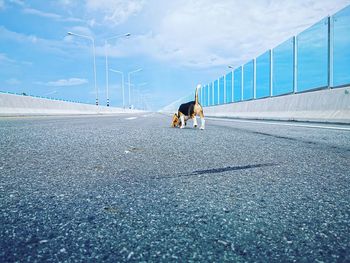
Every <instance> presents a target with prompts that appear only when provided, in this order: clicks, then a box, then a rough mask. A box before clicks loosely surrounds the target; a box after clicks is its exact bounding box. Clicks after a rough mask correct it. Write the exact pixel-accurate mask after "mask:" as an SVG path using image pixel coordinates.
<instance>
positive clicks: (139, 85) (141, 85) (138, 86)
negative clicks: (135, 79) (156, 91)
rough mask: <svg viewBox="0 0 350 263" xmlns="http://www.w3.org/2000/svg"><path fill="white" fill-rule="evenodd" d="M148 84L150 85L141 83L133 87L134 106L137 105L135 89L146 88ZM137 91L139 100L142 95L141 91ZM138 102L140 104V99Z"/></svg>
mask: <svg viewBox="0 0 350 263" xmlns="http://www.w3.org/2000/svg"><path fill="white" fill-rule="evenodd" d="M147 84H148V83H147V82H143V83H140V84H137V85H132V86H133V89H132V100H133V103H134V105H136V103H135V88H141V87H143V86H146V85H147ZM136 91H137V94H138V98H139V97H140V94H141V90H136ZM138 102H139V99H138Z"/></svg>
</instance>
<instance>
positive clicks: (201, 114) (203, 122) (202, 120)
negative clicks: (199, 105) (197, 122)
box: [199, 111, 205, 130]
mask: <svg viewBox="0 0 350 263" xmlns="http://www.w3.org/2000/svg"><path fill="white" fill-rule="evenodd" d="M199 116H200V117H201V128H200V129H201V130H204V128H205V119H204V114H203V111H201V112H200V113H199Z"/></svg>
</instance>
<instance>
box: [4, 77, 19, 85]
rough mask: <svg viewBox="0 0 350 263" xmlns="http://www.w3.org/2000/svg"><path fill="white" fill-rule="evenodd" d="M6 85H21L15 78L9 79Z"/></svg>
mask: <svg viewBox="0 0 350 263" xmlns="http://www.w3.org/2000/svg"><path fill="white" fill-rule="evenodd" d="M6 83H7V84H9V85H13V86H16V85H19V84H21V83H22V82H21V81H20V80H18V79H16V78H11V79H8V80H6Z"/></svg>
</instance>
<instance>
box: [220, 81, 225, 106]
mask: <svg viewBox="0 0 350 263" xmlns="http://www.w3.org/2000/svg"><path fill="white" fill-rule="evenodd" d="M224 103H225V78H224V77H221V78H219V104H224Z"/></svg>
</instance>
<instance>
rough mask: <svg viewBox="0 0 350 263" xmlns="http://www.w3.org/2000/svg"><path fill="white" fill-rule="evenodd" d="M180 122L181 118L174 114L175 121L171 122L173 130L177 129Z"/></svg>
mask: <svg viewBox="0 0 350 263" xmlns="http://www.w3.org/2000/svg"><path fill="white" fill-rule="evenodd" d="M178 120H179V118H178V116H177V114H176V113H174V115H173V120H172V122H171V127H173V128H174V127H176V125H177V122H178Z"/></svg>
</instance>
